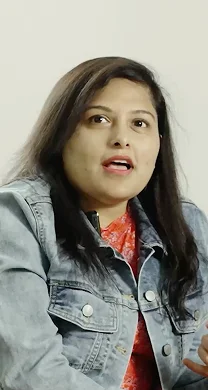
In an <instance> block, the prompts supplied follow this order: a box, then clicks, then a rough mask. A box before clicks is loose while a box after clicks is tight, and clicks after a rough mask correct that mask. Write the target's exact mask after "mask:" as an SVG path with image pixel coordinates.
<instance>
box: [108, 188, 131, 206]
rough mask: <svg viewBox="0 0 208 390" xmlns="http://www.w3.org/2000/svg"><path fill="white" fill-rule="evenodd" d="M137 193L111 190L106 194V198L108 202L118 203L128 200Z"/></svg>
mask: <svg viewBox="0 0 208 390" xmlns="http://www.w3.org/2000/svg"><path fill="white" fill-rule="evenodd" d="M136 195H137V193H136V194H135V193H127V192H121V191H120V192H115V191H114V192H113V193H112V192H109V193H107V194H105V199H106V200H107V201H108V203H111V204H112V203H115V204H116V203H118V202H128V201H129V200H130V199H132V198H134V197H135V196H136Z"/></svg>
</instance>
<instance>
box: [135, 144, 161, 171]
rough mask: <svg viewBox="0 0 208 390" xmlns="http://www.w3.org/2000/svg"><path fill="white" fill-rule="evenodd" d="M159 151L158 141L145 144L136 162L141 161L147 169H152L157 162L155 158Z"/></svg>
mask: <svg viewBox="0 0 208 390" xmlns="http://www.w3.org/2000/svg"><path fill="white" fill-rule="evenodd" d="M159 150H160V144H159V142H158V141H155V142H153V143H147V144H146V146H145V145H144V146H143V148H142V150H140V153H139V152H138V161H139V162H141V161H143V163H144V165H145V166H146V167H148V168H150V169H151V168H154V167H155V164H156V160H157V156H158V153H159Z"/></svg>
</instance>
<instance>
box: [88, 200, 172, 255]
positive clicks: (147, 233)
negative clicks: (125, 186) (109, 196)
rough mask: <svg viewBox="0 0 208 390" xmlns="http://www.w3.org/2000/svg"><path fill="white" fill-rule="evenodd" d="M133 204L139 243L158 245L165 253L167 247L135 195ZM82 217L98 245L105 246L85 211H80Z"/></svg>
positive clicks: (149, 246)
mask: <svg viewBox="0 0 208 390" xmlns="http://www.w3.org/2000/svg"><path fill="white" fill-rule="evenodd" d="M132 202H133V204H134V209H135V211H136V214H137V215H136V218H137V219H138V222H139V232H140V237H139V240H140V243H141V245H142V246H143V247H147V248H151V249H153V248H155V247H158V248H160V249H162V251H163V252H164V254H167V249H166V246H165V244H164V243H163V242H162V240H161V238H160V237H159V235H158V233H157V231H156V230H155V228H154V226H153V225H152V223H151V222H150V220H149V218H148V216H147V214H146V213H145V211H144V209H143V207H142V205H141V202H140V200H139V199H138V198H137V197H135V198H133V200H132ZM81 215H82V218H83V220H84V223H85V224H86V225H87V226H88V228H89V229H90V230H91V231H92V233H93V234H95V235H96V238H97V240H98V243H99V245H100V246H102V247H105V246H107V244H106V243H104V241H103V240H102V238H101V237H100V236H98V233H97V232H96V230H95V229H94V228H93V226H92V225H91V223H90V222H89V220H88V218H87V217H86V215H85V213H84V212H83V211H81Z"/></svg>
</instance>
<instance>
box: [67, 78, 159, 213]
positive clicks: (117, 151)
mask: <svg viewBox="0 0 208 390" xmlns="http://www.w3.org/2000/svg"><path fill="white" fill-rule="evenodd" d="M159 148H160V138H159V132H158V120H157V113H156V110H155V108H154V106H153V103H152V99H151V96H150V92H149V90H148V88H147V87H145V86H143V85H142V84H139V83H136V82H132V81H129V80H126V79H113V80H111V81H110V82H109V83H108V85H107V86H105V87H104V88H103V89H102V90H99V91H98V92H97V93H96V94H95V96H94V98H93V100H92V101H91V103H90V105H89V107H88V109H87V110H86V112H85V113H84V115H83V118H82V120H81V122H80V123H79V125H78V126H77V128H76V131H75V133H74V134H73V136H72V137H71V138H70V139H69V141H68V142H67V143H66V145H65V147H64V151H63V162H64V169H65V173H66V175H67V177H68V180H69V181H70V183H71V184H72V185H73V186H74V187H75V188H76V190H77V191H78V193H79V195H80V200H81V203H82V202H83V203H84V204H87V203H88V204H89V205H93V203H95V204H96V203H99V204H102V205H108V206H109V205H115V204H118V203H120V202H125V201H128V200H129V199H131V198H132V197H134V196H136V195H138V194H139V193H140V192H141V191H142V190H143V189H144V187H145V186H146V185H147V183H148V182H149V180H150V178H151V176H152V173H153V171H154V168H155V163H156V159H157V155H158V152H159Z"/></svg>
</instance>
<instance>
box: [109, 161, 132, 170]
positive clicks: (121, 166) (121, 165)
mask: <svg viewBox="0 0 208 390" xmlns="http://www.w3.org/2000/svg"><path fill="white" fill-rule="evenodd" d="M104 166H105V167H107V168H112V169H118V170H121V171H126V170H129V169H131V168H132V166H131V164H129V163H128V162H124V161H111V162H110V163H109V164H107V165H104Z"/></svg>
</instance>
